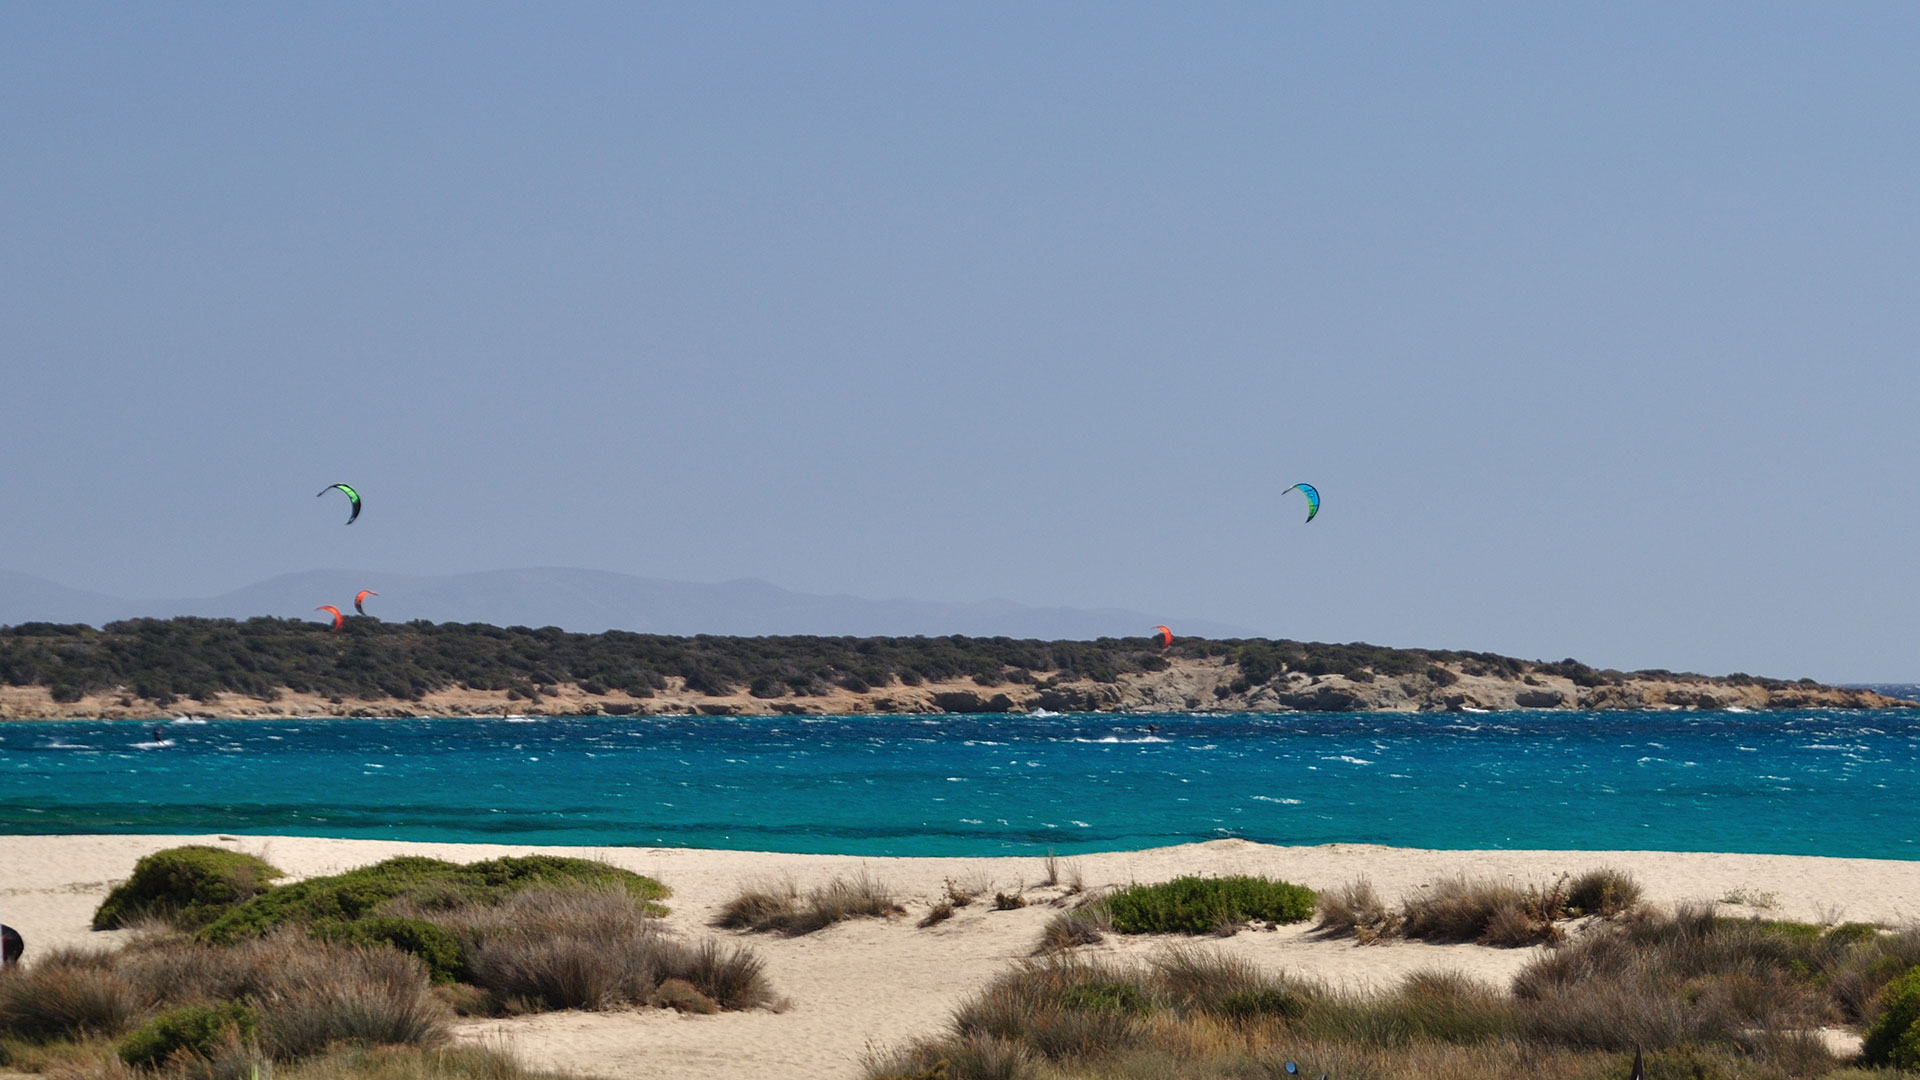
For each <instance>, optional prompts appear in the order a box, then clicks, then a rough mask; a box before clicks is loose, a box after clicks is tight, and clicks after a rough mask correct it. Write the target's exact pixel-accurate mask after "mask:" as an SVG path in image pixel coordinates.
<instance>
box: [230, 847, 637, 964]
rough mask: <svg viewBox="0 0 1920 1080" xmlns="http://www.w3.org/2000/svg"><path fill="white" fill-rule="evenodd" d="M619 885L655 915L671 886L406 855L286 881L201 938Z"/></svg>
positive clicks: (593, 865)
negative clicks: (547, 890) (551, 889)
mask: <svg viewBox="0 0 1920 1080" xmlns="http://www.w3.org/2000/svg"><path fill="white" fill-rule="evenodd" d="M569 884H571V885H587V886H598V885H613V886H618V887H620V888H623V889H625V890H626V891H627V892H628V893H629V894H631V895H632V896H634V897H636V898H638V899H640V900H642V901H645V902H646V903H648V904H649V905H651V908H652V910H653V913H654V914H657V915H664V914H666V908H665V907H663V906H661V905H659V904H658V903H655V901H658V900H661V899H664V898H665V897H666V896H667V895H668V894H669V890H668V889H667V887H666V886H664V885H662V884H660V883H659V882H657V881H655V880H653V879H652V878H648V877H642V876H641V875H639V874H635V873H633V872H632V871H628V870H622V869H619V868H618V867H613V866H608V865H607V864H606V863H601V862H594V861H592V860H590V859H574V858H567V857H563V856H558V855H523V856H509V857H506V858H500V859H488V860H486V861H484V862H476V863H468V864H466V865H464V866H462V865H459V864H456V863H450V862H445V861H442V860H440V859H429V858H425V857H422V856H418V855H402V856H399V857H397V858H392V859H388V860H386V861H384V862H379V863H375V864H373V865H372V866H367V867H362V868H360V869H358V870H349V871H347V872H345V873H343V874H334V875H331V876H328V877H318V878H309V879H307V880H306V881H300V882H295V883H294V884H292V885H285V886H281V887H280V888H277V889H274V890H273V891H271V892H268V893H263V894H261V895H259V896H256V897H255V898H253V899H252V900H250V901H248V902H246V903H244V904H241V905H239V906H237V907H235V908H233V909H232V910H230V911H228V912H226V913H225V914H224V915H222V916H220V917H219V918H217V919H215V920H213V921H212V922H211V923H209V924H207V926H206V927H204V928H203V929H202V930H201V931H200V938H201V940H203V941H206V942H209V943H212V944H227V943H230V942H233V941H237V940H239V939H240V938H243V937H257V936H259V935H261V934H265V933H268V932H269V931H272V930H274V929H276V928H278V927H282V926H303V927H308V928H311V927H314V926H316V925H319V924H322V923H351V922H356V921H359V920H361V919H364V918H367V917H369V916H373V915H380V914H387V913H388V908H389V907H390V906H399V905H404V906H406V907H408V908H411V909H412V911H413V913H414V914H427V913H431V912H433V911H445V910H450V909H452V908H456V907H462V906H466V905H473V904H490V903H497V902H498V901H500V900H502V899H504V898H505V897H507V896H510V895H512V894H514V893H516V892H520V891H522V890H525V889H527V888H530V887H532V886H535V885H569Z"/></svg>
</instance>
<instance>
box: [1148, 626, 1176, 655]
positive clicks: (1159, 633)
mask: <svg viewBox="0 0 1920 1080" xmlns="http://www.w3.org/2000/svg"><path fill="white" fill-rule="evenodd" d="M1153 632H1154V636H1156V637H1158V638H1159V639H1160V651H1161V652H1166V651H1167V650H1168V649H1171V648H1173V631H1171V630H1169V629H1167V628H1166V627H1164V626H1156V627H1154V628H1153Z"/></svg>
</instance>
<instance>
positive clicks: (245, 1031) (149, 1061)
mask: <svg viewBox="0 0 1920 1080" xmlns="http://www.w3.org/2000/svg"><path fill="white" fill-rule="evenodd" d="M259 1029H260V1014H259V1013H258V1012H256V1011H255V1010H254V1008H253V1006H251V1005H248V1004H246V1003H245V1002H241V1001H228V1002H224V1003H222V1004H219V1005H187V1006H184V1007H182V1008H178V1009H171V1010H168V1011H167V1012H163V1013H161V1014H160V1015H159V1016H156V1017H154V1018H153V1019H151V1020H149V1021H147V1022H146V1023H144V1024H142V1025H140V1026H139V1027H138V1028H135V1029H134V1031H133V1032H132V1033H131V1034H129V1035H128V1036H127V1037H126V1038H124V1039H122V1040H120V1059H121V1060H122V1061H125V1062H126V1063H127V1064H129V1065H134V1066H138V1067H141V1068H149V1069H150V1068H154V1067H156V1066H158V1065H161V1064H163V1063H165V1062H166V1060H167V1059H168V1058H170V1057H172V1056H173V1055H174V1054H175V1053H178V1052H181V1051H185V1052H187V1053H190V1054H196V1055H198V1056H200V1057H203V1058H204V1057H211V1056H213V1054H214V1052H215V1051H216V1050H218V1049H219V1048H220V1047H221V1046H223V1045H226V1044H227V1043H229V1042H238V1041H240V1040H242V1039H250V1038H252V1037H253V1036H254V1033H255V1032H257V1031H258V1030H259Z"/></svg>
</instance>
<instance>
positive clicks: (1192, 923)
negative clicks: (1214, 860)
mask: <svg viewBox="0 0 1920 1080" xmlns="http://www.w3.org/2000/svg"><path fill="white" fill-rule="evenodd" d="M1315 899H1316V898H1315V896H1314V892H1313V890H1312V889H1309V888H1307V887H1306V886H1304V885H1293V884H1290V883H1288V882H1285V881H1275V880H1273V879H1272V878H1265V877H1252V876H1247V875H1234V876H1231V877H1219V878H1205V877H1192V876H1189V877H1179V878H1174V879H1173V880H1172V881H1166V882H1161V883H1159V884H1156V885H1130V886H1128V887H1127V888H1125V889H1121V890H1120V891H1119V892H1116V893H1114V894H1112V895H1111V896H1108V897H1106V898H1104V899H1103V900H1101V901H1100V905H1101V906H1102V907H1103V908H1104V909H1105V910H1106V912H1107V915H1108V917H1109V918H1111V920H1112V922H1113V929H1114V930H1115V931H1116V932H1118V933H1122V934H1168V933H1173V934H1211V933H1217V932H1219V931H1221V930H1223V929H1228V928H1231V927H1234V926H1238V925H1239V924H1241V923H1244V922H1247V921H1248V920H1250V919H1262V920H1265V921H1267V922H1271V923H1295V922H1301V921H1303V920H1306V919H1309V918H1312V917H1313V911H1314V904H1315Z"/></svg>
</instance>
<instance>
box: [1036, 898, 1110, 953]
mask: <svg viewBox="0 0 1920 1080" xmlns="http://www.w3.org/2000/svg"><path fill="white" fill-rule="evenodd" d="M1111 929H1113V924H1112V923H1111V922H1109V921H1107V918H1106V909H1104V908H1102V907H1100V906H1099V905H1097V904H1096V905H1090V906H1088V907H1084V908H1081V909H1080V910H1079V911H1066V912H1062V913H1060V914H1058V915H1055V916H1054V917H1053V918H1052V919H1051V920H1049V921H1048V923H1047V925H1046V929H1044V930H1042V931H1040V942H1039V944H1037V945H1035V946H1034V947H1033V955H1035V956H1039V955H1042V954H1044V953H1055V952H1064V951H1066V950H1067V949H1071V948H1073V947H1075V946H1078V945H1098V944H1100V943H1101V942H1102V941H1105V940H1106V938H1107V931H1109V930H1111Z"/></svg>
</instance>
